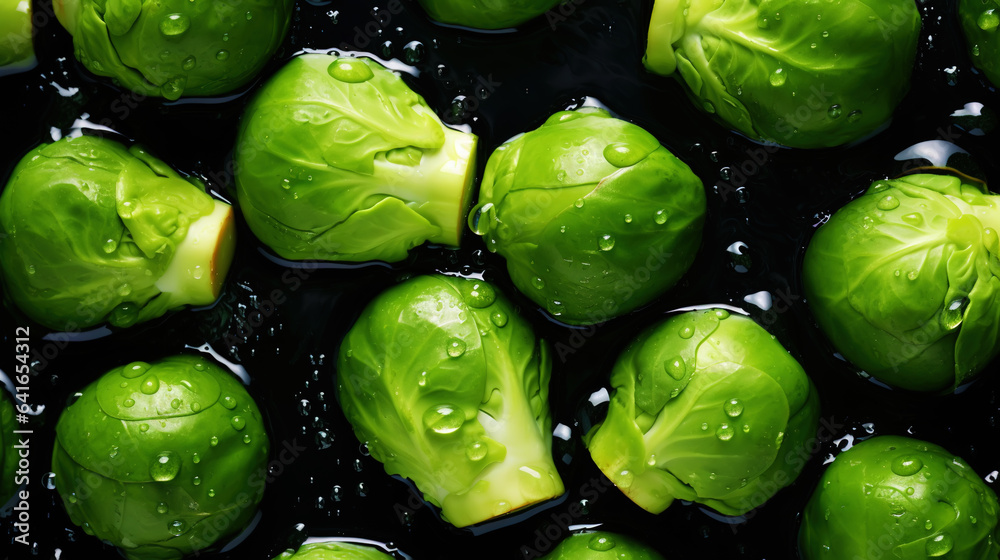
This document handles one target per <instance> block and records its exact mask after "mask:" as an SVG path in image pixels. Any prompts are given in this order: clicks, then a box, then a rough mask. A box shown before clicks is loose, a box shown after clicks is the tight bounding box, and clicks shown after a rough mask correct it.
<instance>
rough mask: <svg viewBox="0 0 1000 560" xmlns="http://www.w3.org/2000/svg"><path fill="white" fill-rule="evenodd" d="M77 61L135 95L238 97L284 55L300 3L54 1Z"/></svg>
mask: <svg viewBox="0 0 1000 560" xmlns="http://www.w3.org/2000/svg"><path fill="white" fill-rule="evenodd" d="M52 4H53V6H52V7H53V9H54V10H55V13H56V17H57V18H58V19H59V23H61V24H62V26H63V27H65V28H66V30H67V31H69V32H70V34H71V35H73V48H74V51H75V52H76V57H77V59H79V60H80V62H82V63H83V65H84V66H86V67H87V70H90V71H91V72H93V73H94V74H97V75H99V76H109V77H111V78H114V79H115V81H117V82H118V83H120V84H121V85H123V86H125V87H127V88H128V89H130V90H132V91H134V92H136V93H139V94H142V95H148V96H154V97H164V98H166V99H169V100H174V99H177V98H179V97H181V96H182V95H187V96H209V95H219V94H223V93H227V92H230V91H233V90H234V89H236V88H238V87H240V86H242V85H243V84H245V83H247V82H249V81H250V80H252V79H253V78H254V77H255V76H256V75H257V73H258V72H259V71H260V70H261V68H263V66H264V64H266V63H267V61H268V60H269V59H270V58H271V56H272V55H273V54H274V52H275V51H276V50H277V49H278V46H279V45H280V44H281V41H282V39H283V38H284V36H285V32H286V31H287V30H288V23H289V21H290V18H291V14H292V6H293V4H294V1H293V0H254V1H253V2H250V3H246V4H244V3H243V2H242V1H241V0H203V1H198V2H194V1H191V0H155V1H154V0H54V1H53V3H52Z"/></svg>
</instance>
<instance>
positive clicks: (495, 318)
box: [490, 311, 507, 327]
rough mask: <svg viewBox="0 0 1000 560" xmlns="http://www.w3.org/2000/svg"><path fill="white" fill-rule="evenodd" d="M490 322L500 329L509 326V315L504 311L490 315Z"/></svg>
mask: <svg viewBox="0 0 1000 560" xmlns="http://www.w3.org/2000/svg"><path fill="white" fill-rule="evenodd" d="M490 321H492V322H493V324H494V325H496V326H498V327H503V326H504V325H506V324H507V314H506V313H504V312H503V311H495V312H493V314H492V315H490Z"/></svg>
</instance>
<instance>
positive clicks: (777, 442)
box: [774, 432, 785, 446]
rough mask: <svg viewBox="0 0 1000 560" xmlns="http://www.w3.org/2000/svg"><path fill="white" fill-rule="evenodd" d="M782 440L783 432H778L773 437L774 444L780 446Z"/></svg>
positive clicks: (783, 439) (783, 438) (783, 437)
mask: <svg viewBox="0 0 1000 560" xmlns="http://www.w3.org/2000/svg"><path fill="white" fill-rule="evenodd" d="M783 441H785V432H778V435H777V436H776V437H775V438H774V445H777V446H780V445H781V442H783Z"/></svg>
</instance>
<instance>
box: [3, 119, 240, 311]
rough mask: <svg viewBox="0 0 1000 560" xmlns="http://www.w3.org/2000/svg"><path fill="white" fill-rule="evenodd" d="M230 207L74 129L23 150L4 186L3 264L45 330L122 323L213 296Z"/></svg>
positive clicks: (229, 250) (16, 295)
mask: <svg viewBox="0 0 1000 560" xmlns="http://www.w3.org/2000/svg"><path fill="white" fill-rule="evenodd" d="M234 247H235V226H234V221H233V211H232V207H230V206H229V205H228V204H226V203H224V202H222V201H219V200H215V199H213V198H212V197H211V196H209V195H208V194H206V193H205V191H204V190H203V188H201V187H200V186H195V185H193V184H191V183H190V182H188V181H187V180H185V179H183V178H182V177H181V176H179V175H178V174H177V173H175V172H174V171H173V170H172V169H170V167H168V166H167V165H166V164H165V163H163V162H162V161H160V160H158V159H156V158H154V157H152V156H151V155H149V154H148V153H146V152H145V151H143V150H142V149H140V148H138V147H136V146H133V147H131V148H129V149H126V148H125V147H123V146H122V145H121V144H118V143H117V142H114V141H111V140H105V139H102V138H97V137H91V136H81V137H79V138H64V139H62V140H59V141H58V142H55V143H52V144H42V145H41V146H39V147H38V148H35V149H34V150H32V151H31V152H29V153H28V155H26V156H24V158H23V159H22V160H21V162H20V163H18V165H17V167H15V168H14V172H13V175H12V176H11V178H10V181H9V182H8V183H7V188H6V189H5V190H4V191H3V193H2V194H0V273H2V276H3V281H4V286H5V288H6V290H7V293H8V294H9V296H10V298H11V299H12V300H13V302H14V303H16V304H17V306H18V307H20V308H21V310H22V311H24V312H25V313H26V314H27V315H28V316H29V317H31V318H32V319H34V320H35V321H37V322H39V323H41V324H42V325H45V326H46V327H49V328H52V329H61V330H74V329H78V328H83V327H89V326H93V325H97V324H100V323H103V322H105V321H107V322H108V323H110V324H112V325H114V326H118V327H128V326H131V325H133V324H135V323H136V322H140V321H147V320H149V319H153V318H156V317H159V316H161V315H163V314H164V313H166V312H167V311H169V310H171V309H175V308H178V307H181V306H184V305H207V304H209V303H212V302H214V301H215V300H216V298H218V296H219V293H220V291H221V289H222V284H223V282H224V280H225V276H226V273H227V272H228V271H229V265H230V263H231V262H232V257H233V251H234Z"/></svg>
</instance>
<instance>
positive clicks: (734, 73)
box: [643, 0, 920, 148]
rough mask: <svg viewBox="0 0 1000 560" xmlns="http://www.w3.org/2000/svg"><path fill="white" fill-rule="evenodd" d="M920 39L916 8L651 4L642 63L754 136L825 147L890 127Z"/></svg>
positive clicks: (884, 1)
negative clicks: (679, 84) (675, 76)
mask: <svg viewBox="0 0 1000 560" xmlns="http://www.w3.org/2000/svg"><path fill="white" fill-rule="evenodd" d="M919 34H920V14H919V12H918V11H917V5H916V3H915V2H914V0H877V1H872V0H842V1H839V2H802V1H800V0H730V1H726V2H723V1H719V0H685V1H681V0H656V2H655V4H654V5H653V14H652V18H651V20H650V23H649V38H648V43H647V45H646V55H645V57H644V58H643V64H644V65H645V66H646V68H647V69H648V70H649V71H651V72H654V73H656V74H660V75H663V76H670V75H676V74H679V75H678V76H677V78H678V80H679V81H681V82H682V83H683V84H684V86H686V87H685V90H686V91H687V93H688V96H689V97H690V98H691V99H692V101H693V102H694V103H695V104H696V105H697V106H698V107H701V108H702V109H703V110H704V111H706V112H708V113H713V114H715V115H716V116H717V117H718V118H719V119H720V120H722V121H723V122H724V123H726V124H727V125H729V126H730V127H732V128H734V129H735V130H738V131H739V132H742V133H743V134H745V135H747V136H749V137H750V138H753V139H755V140H763V141H768V142H776V143H778V144H781V145H784V146H790V147H795V148H823V147H830V146H838V145H841V144H846V143H849V142H854V141H857V140H860V139H862V138H865V137H866V136H868V135H870V134H872V133H873V132H875V131H876V130H878V129H879V128H880V127H882V126H883V125H885V124H886V123H887V122H888V121H889V119H890V117H892V113H893V111H894V110H895V108H896V105H898V104H899V101H900V100H901V99H902V98H903V96H904V95H905V94H906V91H907V90H908V89H909V85H910V73H911V70H912V68H913V61H914V59H915V57H916V53H917V39H918V38H919Z"/></svg>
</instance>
